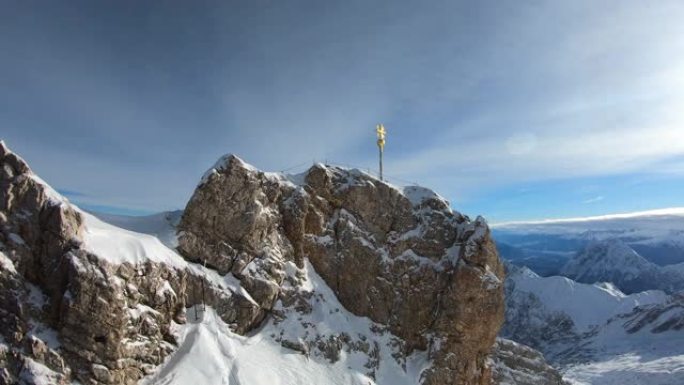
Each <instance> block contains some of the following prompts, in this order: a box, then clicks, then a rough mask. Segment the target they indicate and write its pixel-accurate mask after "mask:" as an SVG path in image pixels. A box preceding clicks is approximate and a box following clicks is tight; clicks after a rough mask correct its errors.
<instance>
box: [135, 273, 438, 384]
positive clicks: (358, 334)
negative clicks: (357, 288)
mask: <svg viewBox="0 0 684 385" xmlns="http://www.w3.org/2000/svg"><path fill="white" fill-rule="evenodd" d="M290 271H292V272H294V271H296V267H295V266H294V265H293V266H290ZM305 272H306V275H305V277H304V285H303V286H302V287H301V289H300V290H301V293H300V294H302V297H301V298H306V299H304V301H305V302H303V303H300V304H299V306H301V307H302V309H306V310H304V311H301V312H299V311H297V310H295V308H291V307H286V306H283V304H282V303H279V304H278V306H277V308H276V313H277V314H278V315H277V316H276V317H274V318H272V319H270V320H268V321H267V323H266V324H265V325H264V326H263V327H262V328H260V329H259V330H258V331H257V332H255V333H252V334H251V335H248V336H240V335H237V334H235V333H233V332H232V331H231V330H230V328H229V326H228V325H226V324H225V323H224V322H223V321H222V320H221V319H220V318H219V317H218V316H217V315H216V313H215V312H214V310H213V309H211V308H207V309H206V311H204V310H203V309H202V307H201V306H199V305H198V306H197V307H196V308H193V309H190V310H189V311H188V323H187V324H185V325H176V326H175V332H176V333H177V335H178V340H179V347H178V349H177V351H176V352H175V353H174V354H173V355H172V356H171V357H169V359H168V360H167V361H166V363H164V364H163V365H162V366H161V367H160V368H159V369H158V371H157V372H156V373H155V374H153V375H152V376H151V377H150V378H148V379H146V380H145V381H144V382H143V384H147V385H156V384H165V385H195V384H198V383H205V384H209V383H211V384H250V385H274V384H275V385H294V384H321V385H324V384H340V385H342V384H350V385H357V384H358V385H368V384H388V385H389V384H392V385H394V384H396V385H404V384H405V385H413V384H418V383H419V379H420V374H421V371H422V370H423V369H425V368H426V367H428V366H429V363H428V360H427V353H415V354H413V355H411V356H408V357H402V354H401V350H400V346H401V344H400V341H399V339H398V338H397V337H395V336H393V335H392V334H390V333H388V332H387V331H386V330H385V329H384V328H383V327H382V326H381V325H378V324H374V323H373V322H371V321H370V320H368V319H367V318H362V317H357V316H355V315H353V314H351V313H349V312H348V311H347V310H345V309H344V307H342V305H341V304H340V303H339V302H338V301H337V299H336V297H335V295H334V293H333V292H332V291H331V290H330V288H328V287H327V286H326V285H325V283H324V282H323V280H322V279H321V278H320V277H319V276H318V275H317V274H316V273H315V272H314V271H313V268H312V267H311V265H310V264H307V266H306V268H305ZM311 343H313V344H314V346H320V347H321V348H322V349H313V350H309V349H308V348H307V346H309V344H311ZM338 346H341V347H342V349H341V350H339V352H338V350H337V348H338Z"/></svg>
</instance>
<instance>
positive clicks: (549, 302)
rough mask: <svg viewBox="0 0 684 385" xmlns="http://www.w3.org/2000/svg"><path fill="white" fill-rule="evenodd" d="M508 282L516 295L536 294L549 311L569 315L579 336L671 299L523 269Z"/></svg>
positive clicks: (652, 292) (514, 271) (516, 270)
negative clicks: (628, 314)
mask: <svg viewBox="0 0 684 385" xmlns="http://www.w3.org/2000/svg"><path fill="white" fill-rule="evenodd" d="M507 280H508V281H510V282H509V284H512V285H513V287H514V291H515V295H519V294H521V293H529V294H533V295H534V296H536V297H537V298H538V299H540V300H541V303H542V304H543V306H544V307H545V308H546V309H548V310H549V311H551V312H561V313H565V314H567V315H568V316H570V318H571V319H572V320H573V322H574V323H575V327H576V328H577V331H578V332H580V333H583V332H587V331H589V330H590V329H591V328H592V327H595V326H601V325H604V324H605V323H606V322H608V320H609V319H611V318H612V317H614V316H616V315H619V314H623V313H627V312H630V311H632V309H634V308H635V307H637V306H643V305H649V304H654V303H661V302H663V301H666V300H667V298H668V295H667V294H665V293H664V292H662V291H660V290H649V291H645V292H641V293H636V294H631V295H626V294H624V293H623V292H622V291H620V290H619V289H618V288H616V287H615V286H614V285H612V284H610V283H596V284H584V283H578V282H575V281H573V280H571V279H569V278H566V277H559V276H553V277H540V276H539V275H537V274H535V273H534V272H532V271H531V270H529V269H527V268H524V267H523V268H515V267H514V268H512V269H511V271H510V272H509V275H508V277H507Z"/></svg>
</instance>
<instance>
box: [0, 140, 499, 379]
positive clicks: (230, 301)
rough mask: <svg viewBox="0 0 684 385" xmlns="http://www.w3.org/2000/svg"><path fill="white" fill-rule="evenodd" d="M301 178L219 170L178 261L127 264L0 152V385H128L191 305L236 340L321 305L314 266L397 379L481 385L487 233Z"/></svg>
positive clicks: (494, 290)
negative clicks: (368, 325) (418, 366)
mask: <svg viewBox="0 0 684 385" xmlns="http://www.w3.org/2000/svg"><path fill="white" fill-rule="evenodd" d="M298 178H299V179H298V180H293V179H288V178H287V177H285V176H283V175H280V174H271V173H264V172H260V171H258V170H256V169H253V168H252V167H250V166H248V165H246V164H245V163H244V162H242V161H241V160H239V159H238V158H236V157H233V156H228V157H225V158H223V159H222V160H220V161H219V163H217V165H216V166H215V167H214V168H213V169H212V170H210V172H209V173H207V175H205V177H204V178H203V180H202V182H201V184H200V186H198V188H197V190H196V191H195V194H194V195H193V197H192V199H191V200H190V202H189V203H188V206H187V208H186V210H185V211H184V214H183V217H182V219H181V222H180V224H179V243H178V250H179V251H180V253H181V254H182V255H183V257H184V258H185V259H183V258H181V257H180V256H179V255H178V254H175V253H174V252H173V251H171V250H169V249H167V248H163V250H162V251H163V252H164V253H167V252H168V253H167V254H169V255H166V256H163V257H162V256H155V255H152V254H154V253H155V252H157V251H155V250H157V249H154V248H152V249H150V250H151V251H150V250H147V249H145V250H144V252H140V253H142V254H140V253H138V254H140V258H133V259H127V258H125V257H124V256H120V255H118V253H120V252H121V251H120V250H119V248H117V247H113V248H112V249H111V250H108V249H107V250H104V251H102V250H99V249H98V248H96V247H94V246H93V245H92V243H90V242H91V237H92V233H91V230H92V228H90V227H89V226H90V224H92V223H91V222H89V221H91V219H89V218H91V216H89V214H86V213H83V212H81V211H80V210H78V209H77V208H75V207H74V206H72V205H71V204H70V203H69V202H68V201H67V200H66V199H64V198H63V197H61V196H60V195H59V194H58V193H57V192H55V191H54V190H52V189H51V188H50V187H49V186H47V185H46V184H45V183H44V182H43V181H42V180H40V178H38V177H37V176H36V175H34V174H33V173H32V172H31V170H30V168H29V167H28V165H27V164H26V163H25V162H24V161H23V160H22V159H21V158H20V157H18V156H17V155H16V154H14V153H12V152H11V151H10V150H9V149H7V147H6V146H5V145H4V143H1V142H0V263H1V265H2V269H1V270H0V289H2V291H1V292H0V334H1V335H2V338H1V339H0V364H1V365H0V367H2V369H1V370H0V384H2V383H16V382H20V383H22V382H23V383H35V382H40V380H41V379H42V380H43V381H48V382H50V383H70V382H71V381H73V380H78V381H79V382H81V383H84V384H93V385H95V384H134V383H137V382H138V380H139V379H140V378H142V377H143V376H145V375H146V374H148V373H151V372H152V371H154V370H155V368H156V367H157V366H158V365H159V364H160V363H162V362H163V361H164V360H165V358H166V357H167V356H168V355H169V354H170V353H171V352H172V351H173V350H174V349H175V348H176V341H175V338H176V337H175V336H174V334H173V333H172V329H173V325H174V323H183V322H185V319H186V317H192V316H193V314H194V313H192V312H191V313H189V314H188V315H186V311H187V309H188V307H190V306H192V305H194V304H198V303H200V302H203V303H206V305H208V306H211V307H212V308H213V310H212V311H215V312H216V314H218V315H219V316H220V318H221V319H222V320H223V321H224V322H225V323H227V324H228V325H230V329H231V330H232V332H234V333H238V334H245V333H247V332H248V331H250V330H253V329H255V328H257V327H258V326H260V325H262V323H263V320H264V319H265V318H266V317H267V316H269V315H270V314H273V316H274V317H273V318H274V320H275V321H274V322H284V321H283V319H284V318H283V317H287V314H307V313H310V312H311V310H312V307H314V306H316V303H317V301H318V300H320V297H316V296H315V295H314V294H313V293H314V291H310V289H305V290H304V289H302V288H299V287H298V285H301V283H302V282H305V281H306V279H304V278H303V274H304V273H305V272H306V271H307V269H309V271H310V270H311V268H313V269H315V271H316V272H317V273H318V274H319V275H320V277H321V278H322V279H323V280H324V281H325V283H326V284H327V286H329V287H330V288H331V289H332V291H333V294H334V296H335V297H337V299H339V301H340V302H341V304H342V305H343V306H344V307H345V308H346V309H348V310H349V311H351V312H352V313H354V314H355V315H358V316H366V317H368V318H370V319H371V320H372V321H374V325H375V326H373V328H374V330H375V331H374V332H373V333H377V336H382V335H384V334H385V333H389V334H388V336H389V335H391V337H386V338H385V337H382V338H385V340H386V341H391V347H390V350H391V351H392V352H393V353H392V354H391V356H392V357H394V359H395V360H396V362H397V363H400V366H402V365H404V364H403V363H405V362H406V359H407V357H408V356H409V355H410V354H411V353H412V352H417V351H422V352H425V353H424V354H426V355H427V357H428V358H429V359H430V361H431V363H432V364H431V366H430V367H429V368H428V369H427V370H425V371H424V372H423V376H422V378H421V382H422V383H424V384H480V385H483V384H489V383H490V381H491V372H490V367H489V365H488V364H487V362H488V361H487V359H488V357H489V354H490V351H491V348H492V345H493V343H494V340H495V336H496V334H497V332H498V329H499V327H500V324H501V322H502V319H503V296H502V293H503V287H502V286H503V285H502V281H503V269H502V266H501V264H500V261H499V259H498V256H497V254H496V251H495V248H494V244H493V242H492V240H491V238H490V236H489V229H488V228H487V225H486V223H485V222H484V220H483V219H481V218H478V219H476V220H474V221H473V220H470V219H469V218H468V217H465V216H463V215H461V214H459V213H457V212H454V211H452V210H451V209H450V208H449V205H448V203H447V202H446V201H444V200H443V199H442V198H440V197H438V196H437V195H436V194H434V193H432V192H430V191H429V190H426V189H422V188H418V187H412V188H406V189H397V188H395V187H393V186H390V185H388V184H386V183H383V182H381V181H378V180H377V179H374V178H372V177H370V176H368V175H366V174H363V173H360V172H358V171H354V170H346V169H341V168H335V167H327V166H323V165H316V166H314V167H312V168H311V169H310V170H309V171H308V172H306V173H305V174H304V175H300V176H299V177H298ZM114 229H116V228H114ZM107 231H110V230H107ZM111 231H123V230H121V229H118V230H111ZM107 234H108V235H107V236H109V235H110V233H107ZM111 235H112V236H114V235H115V234H114V233H111ZM124 235H125V234H124ZM117 236H120V235H117ZM113 239H115V238H113ZM122 239H123V238H122ZM136 239H138V238H136ZM107 241H109V238H107ZM128 241H129V239H127V240H126V242H128ZM112 242H115V241H114V240H112ZM135 242H138V241H137V240H136V241H135ZM138 246H141V245H137V244H135V243H134V244H133V249H135V250H137V248H138ZM142 249H144V247H143V248H141V250H142ZM160 250H161V249H160ZM150 253H152V254H150ZM136 255H137V254H136ZM164 258H171V259H164ZM307 261H308V262H307ZM305 265H307V266H308V267H305ZM319 279H320V278H319ZM330 311H333V310H332V309H331V310H330ZM307 322H308V321H307ZM286 337H287V338H286ZM278 338H281V341H280V343H281V344H282V345H283V346H285V347H289V348H291V349H294V350H298V351H300V352H302V353H303V354H307V355H308V354H310V352H311V351H313V352H312V353H311V354H315V355H318V354H321V355H322V356H323V357H325V359H327V360H329V361H331V362H334V361H335V360H337V359H338V358H339V354H341V353H340V352H347V351H349V352H363V354H365V355H367V357H368V363H367V366H366V367H367V368H368V371H369V372H368V375H369V376H371V377H372V376H373V375H374V374H373V373H375V371H376V370H377V369H378V367H379V365H380V364H379V363H380V361H379V360H380V358H379V354H380V353H379V352H380V351H383V352H386V351H387V349H386V348H385V347H380V346H379V345H378V344H377V341H376V340H374V342H372V343H371V342H370V340H368V339H367V338H375V337H369V336H364V337H363V338H362V337H361V336H360V335H353V334H351V333H347V332H345V333H342V332H340V333H335V332H334V330H330V332H329V333H326V334H325V335H320V336H317V335H311V336H309V337H307V338H305V339H297V338H290V337H289V336H286V335H283V336H282V337H278ZM378 338H380V337H378ZM39 377H40V378H39Z"/></svg>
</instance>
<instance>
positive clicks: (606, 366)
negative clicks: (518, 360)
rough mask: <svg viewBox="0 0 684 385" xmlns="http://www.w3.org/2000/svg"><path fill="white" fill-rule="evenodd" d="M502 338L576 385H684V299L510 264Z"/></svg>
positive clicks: (654, 291) (658, 292)
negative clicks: (532, 351)
mask: <svg viewBox="0 0 684 385" xmlns="http://www.w3.org/2000/svg"><path fill="white" fill-rule="evenodd" d="M508 267H509V272H508V276H507V281H506V296H507V299H506V305H507V308H506V323H505V324H504V327H503V329H502V336H503V337H505V338H510V339H512V340H514V341H518V342H522V343H525V344H528V345H531V346H533V347H535V348H537V349H539V350H541V351H542V352H543V353H544V354H545V356H546V357H547V359H549V360H550V361H551V362H552V363H555V364H557V365H561V370H562V372H563V373H564V377H565V378H566V379H569V380H571V382H573V383H575V384H578V385H580V384H581V385H587V384H592V385H618V384H644V383H649V384H656V385H675V384H682V383H684V348H682V347H683V346H684V300H682V297H681V296H668V295H666V294H665V293H664V292H662V291H656V290H653V291H647V292H642V293H635V294H631V295H626V294H624V293H622V292H621V291H620V290H618V289H617V288H616V287H615V286H614V285H612V284H607V283H598V284H591V285H590V284H583V283H578V282H575V281H573V280H571V279H568V278H566V277H558V276H555V277H540V276H538V275H537V274H535V273H533V272H532V271H530V270H529V269H527V268H519V267H516V266H512V265H509V266H508Z"/></svg>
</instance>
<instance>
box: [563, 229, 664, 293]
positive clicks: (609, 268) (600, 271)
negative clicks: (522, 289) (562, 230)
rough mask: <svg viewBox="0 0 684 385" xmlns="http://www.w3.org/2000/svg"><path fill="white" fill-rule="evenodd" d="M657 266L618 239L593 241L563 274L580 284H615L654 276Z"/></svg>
mask: <svg viewBox="0 0 684 385" xmlns="http://www.w3.org/2000/svg"><path fill="white" fill-rule="evenodd" d="M656 269H657V267H656V265H654V264H653V263H651V262H649V261H647V260H646V259H645V258H644V257H642V256H641V255H639V254H638V253H637V252H636V251H634V249H632V248H631V247H629V246H628V245H626V244H625V243H624V242H622V241H620V240H618V239H610V240H605V241H592V242H590V243H589V245H587V247H586V248H585V249H584V250H582V251H581V252H579V253H578V254H577V255H576V256H575V257H574V258H572V259H571V260H570V261H568V263H567V264H566V265H565V266H564V267H563V269H562V270H561V274H562V275H564V276H567V277H570V278H572V279H575V280H577V281H579V282H587V283H594V282H613V283H615V280H620V281H622V280H633V279H636V278H637V277H638V276H639V275H642V274H644V273H653V272H654V271H655V270H656Z"/></svg>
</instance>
